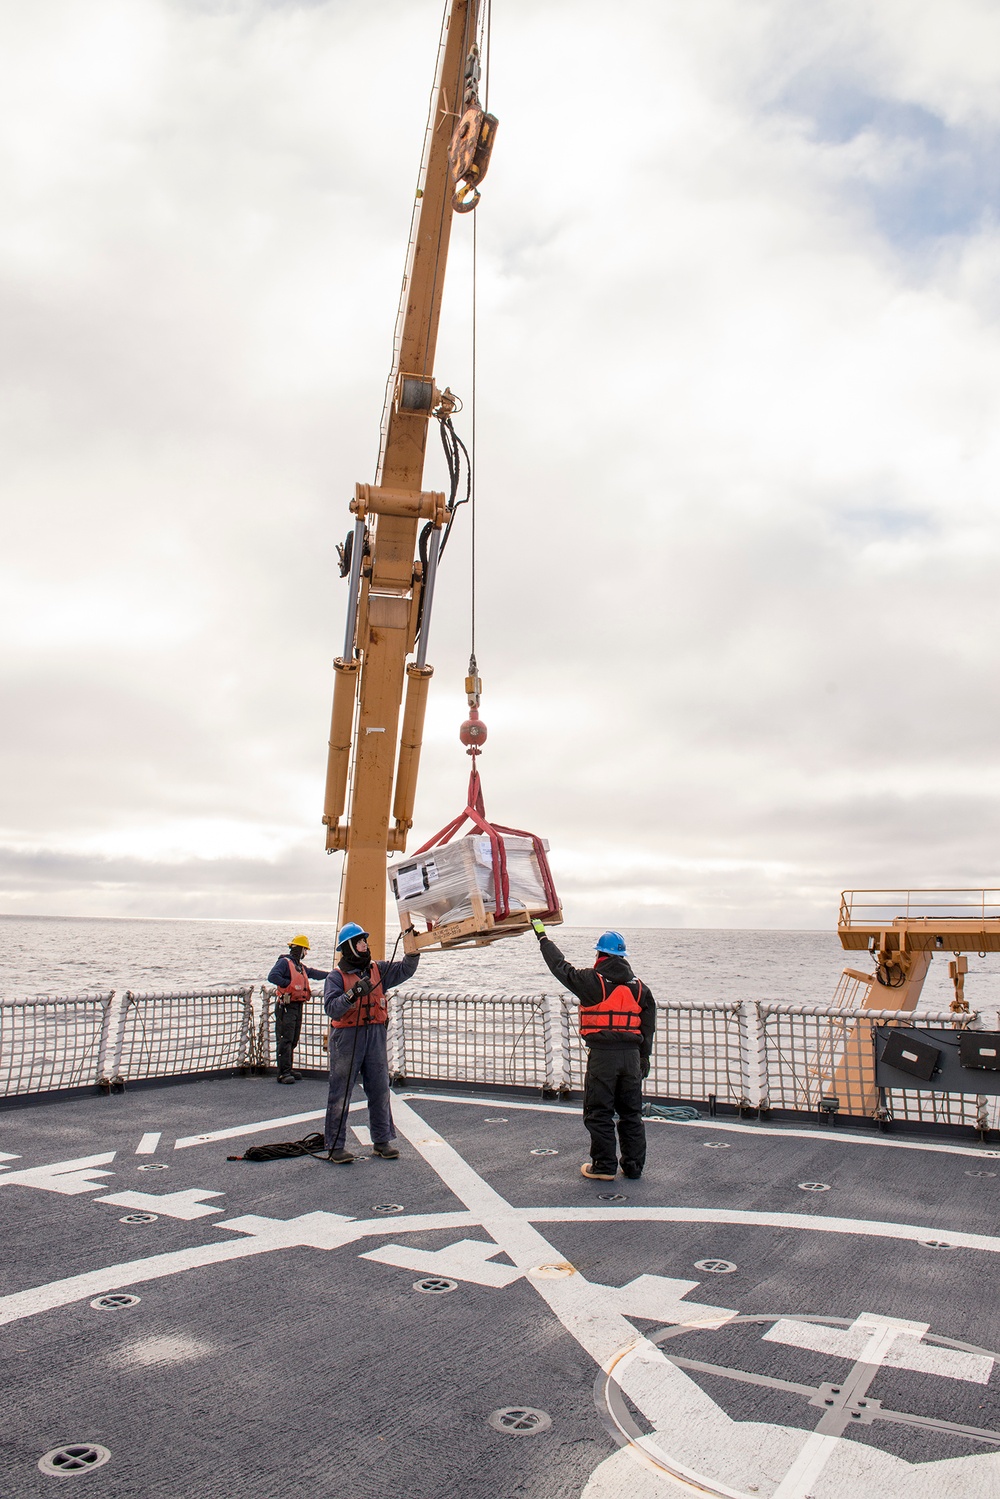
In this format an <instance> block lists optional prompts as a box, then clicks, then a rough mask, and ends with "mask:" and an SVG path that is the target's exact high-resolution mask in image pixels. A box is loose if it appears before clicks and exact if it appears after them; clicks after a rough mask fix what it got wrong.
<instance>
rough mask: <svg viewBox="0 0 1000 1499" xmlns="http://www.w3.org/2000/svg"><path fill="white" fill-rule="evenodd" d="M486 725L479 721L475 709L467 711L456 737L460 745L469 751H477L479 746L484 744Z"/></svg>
mask: <svg viewBox="0 0 1000 1499" xmlns="http://www.w3.org/2000/svg"><path fill="white" fill-rule="evenodd" d="M486 734H487V729H486V725H485V724H484V723H482V722H481V721H480V718H479V714H478V712H477V711H476V709H475V708H472V709H470V710H469V716H468V718H467V719H466V720H465V722H464V724H463V725H462V727H461V728H460V729H459V731H458V737H459V739H461V741H462V743H463V744H465V745H468V746H469V748H470V749H478V747H479V746H480V745H481V744H485V743H486Z"/></svg>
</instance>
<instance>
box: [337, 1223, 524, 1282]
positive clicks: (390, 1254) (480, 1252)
mask: <svg viewBox="0 0 1000 1499" xmlns="http://www.w3.org/2000/svg"><path fill="white" fill-rule="evenodd" d="M393 1226H394V1227H395V1225H393ZM499 1253H500V1246H499V1245H498V1244H485V1243H484V1242H483V1241H482V1239H459V1241H458V1243H457V1244H449V1245H448V1247H447V1248H446V1249H412V1248H411V1247H410V1246H409V1245H408V1244H383V1245H381V1246H380V1247H379V1248H378V1249H369V1250H368V1251H367V1253H365V1254H362V1255H360V1256H359V1258H360V1259H363V1260H375V1261H376V1262H377V1263H378V1264H380V1265H397V1266H398V1267H399V1268H400V1269H401V1270H417V1271H419V1272H420V1274H421V1275H443V1276H446V1277H447V1278H449V1279H451V1280H467V1281H471V1283H472V1284H473V1285H476V1286H494V1287H495V1288H497V1289H498V1290H499V1289H502V1288H503V1287H504V1286H509V1285H510V1284H511V1283H512V1282H513V1281H515V1280H520V1278H521V1276H522V1275H523V1274H524V1272H523V1270H519V1269H518V1268H517V1266H516V1265H491V1264H490V1263H489V1261H490V1260H491V1259H492V1258H493V1256H494V1255H495V1254H499Z"/></svg>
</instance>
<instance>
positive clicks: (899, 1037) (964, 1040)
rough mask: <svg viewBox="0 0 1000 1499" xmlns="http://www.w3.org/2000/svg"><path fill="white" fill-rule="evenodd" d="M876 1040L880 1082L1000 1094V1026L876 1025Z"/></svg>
mask: <svg viewBox="0 0 1000 1499" xmlns="http://www.w3.org/2000/svg"><path fill="white" fill-rule="evenodd" d="M872 1040H873V1042H874V1045H875V1082H876V1084H877V1085H878V1087H880V1088H919V1089H921V1090H922V1091H923V1090H926V1091H927V1092H931V1093H979V1094H985V1095H986V1096H987V1097H990V1098H1000V1032H997V1031H963V1030H955V1029H954V1028H953V1027H951V1026H947V1027H942V1026H934V1027H933V1028H932V1027H930V1026H924V1025H875V1026H873V1027H872ZM991 1053H992V1055H991Z"/></svg>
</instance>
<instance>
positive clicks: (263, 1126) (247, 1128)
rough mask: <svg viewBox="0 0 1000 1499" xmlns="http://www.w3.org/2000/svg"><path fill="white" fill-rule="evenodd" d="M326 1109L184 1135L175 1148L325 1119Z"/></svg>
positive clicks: (359, 1105) (361, 1103)
mask: <svg viewBox="0 0 1000 1499" xmlns="http://www.w3.org/2000/svg"><path fill="white" fill-rule="evenodd" d="M367 1107H368V1101H367V1099H364V1098H361V1099H358V1100H357V1101H356V1102H355V1103H352V1104H351V1106H350V1109H349V1110H348V1112H349V1113H350V1112H351V1111H353V1110H354V1109H366V1108H367ZM325 1118H326V1109H325V1108H322V1109H310V1110H309V1113H308V1114H283V1115H281V1117H280V1118H278V1119H258V1120H256V1121H255V1122H254V1123H253V1124H234V1125H232V1126H231V1127H230V1128H228V1129H214V1130H211V1131H210V1132H209V1133H208V1134H207V1135H184V1136H183V1137H182V1139H180V1140H177V1141H175V1143H174V1149H175V1150H189V1149H190V1148H191V1146H192V1145H209V1144H211V1142H212V1141H213V1140H236V1139H238V1138H239V1136H240V1135H260V1134H263V1133H264V1131H265V1130H268V1129H284V1127H285V1125H286V1124H308V1123H309V1121H310V1120H311V1119H325Z"/></svg>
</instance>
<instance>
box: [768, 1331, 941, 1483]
mask: <svg viewBox="0 0 1000 1499" xmlns="http://www.w3.org/2000/svg"><path fill="white" fill-rule="evenodd" d="M927 1329H928V1324H927V1323H926V1322H901V1321H900V1320H899V1319H898V1318H897V1317H880V1316H877V1315H876V1314H875V1313H873V1312H862V1313H861V1315H860V1316H859V1317H858V1318H857V1320H856V1321H855V1323H854V1326H853V1327H852V1328H851V1329H850V1331H852V1332H854V1331H863V1332H865V1333H866V1334H867V1337H866V1338H865V1342H864V1346H863V1347H862V1349H861V1351H860V1353H859V1354H858V1356H857V1363H856V1364H855V1367H854V1370H852V1371H851V1372H852V1374H853V1373H854V1372H855V1371H857V1370H858V1368H859V1366H864V1368H865V1370H867V1369H871V1368H878V1366H879V1365H880V1364H883V1363H884V1362H885V1357H886V1354H887V1353H888V1352H889V1350H890V1348H891V1347H892V1345H893V1344H894V1343H895V1341H896V1339H897V1338H898V1337H899V1335H900V1333H901V1332H904V1333H905V1332H909V1333H910V1334H911V1336H912V1335H916V1336H918V1337H919V1336H922V1334H923V1333H925V1332H926V1331H927ZM847 1378H848V1379H850V1378H851V1375H848V1376H847ZM868 1383H870V1379H869V1380H868V1382H867V1383H865V1384H863V1385H862V1387H861V1388H862V1389H867V1388H868ZM842 1441H843V1438H842V1437H839V1436H829V1435H826V1434H824V1433H822V1432H819V1431H813V1432H810V1434H809V1435H808V1436H807V1437H806V1439H805V1441H804V1442H803V1443H802V1450H801V1451H800V1452H799V1455H798V1457H797V1458H796V1459H795V1461H794V1462H793V1463H792V1466H791V1467H790V1468H789V1470H788V1472H787V1473H786V1474H785V1476H784V1478H783V1479H782V1480H781V1482H780V1483H779V1485H778V1487H777V1488H776V1489H775V1491H774V1495H773V1499H809V1496H811V1494H812V1489H813V1485H814V1484H815V1482H816V1479H817V1478H818V1477H819V1475H820V1474H821V1473H822V1471H823V1469H824V1468H825V1467H826V1465H827V1463H828V1462H829V1461H830V1459H831V1458H832V1457H833V1455H834V1453H835V1452H836V1451H837V1449H838V1447H839V1446H840V1443H841V1442H842Z"/></svg>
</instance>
